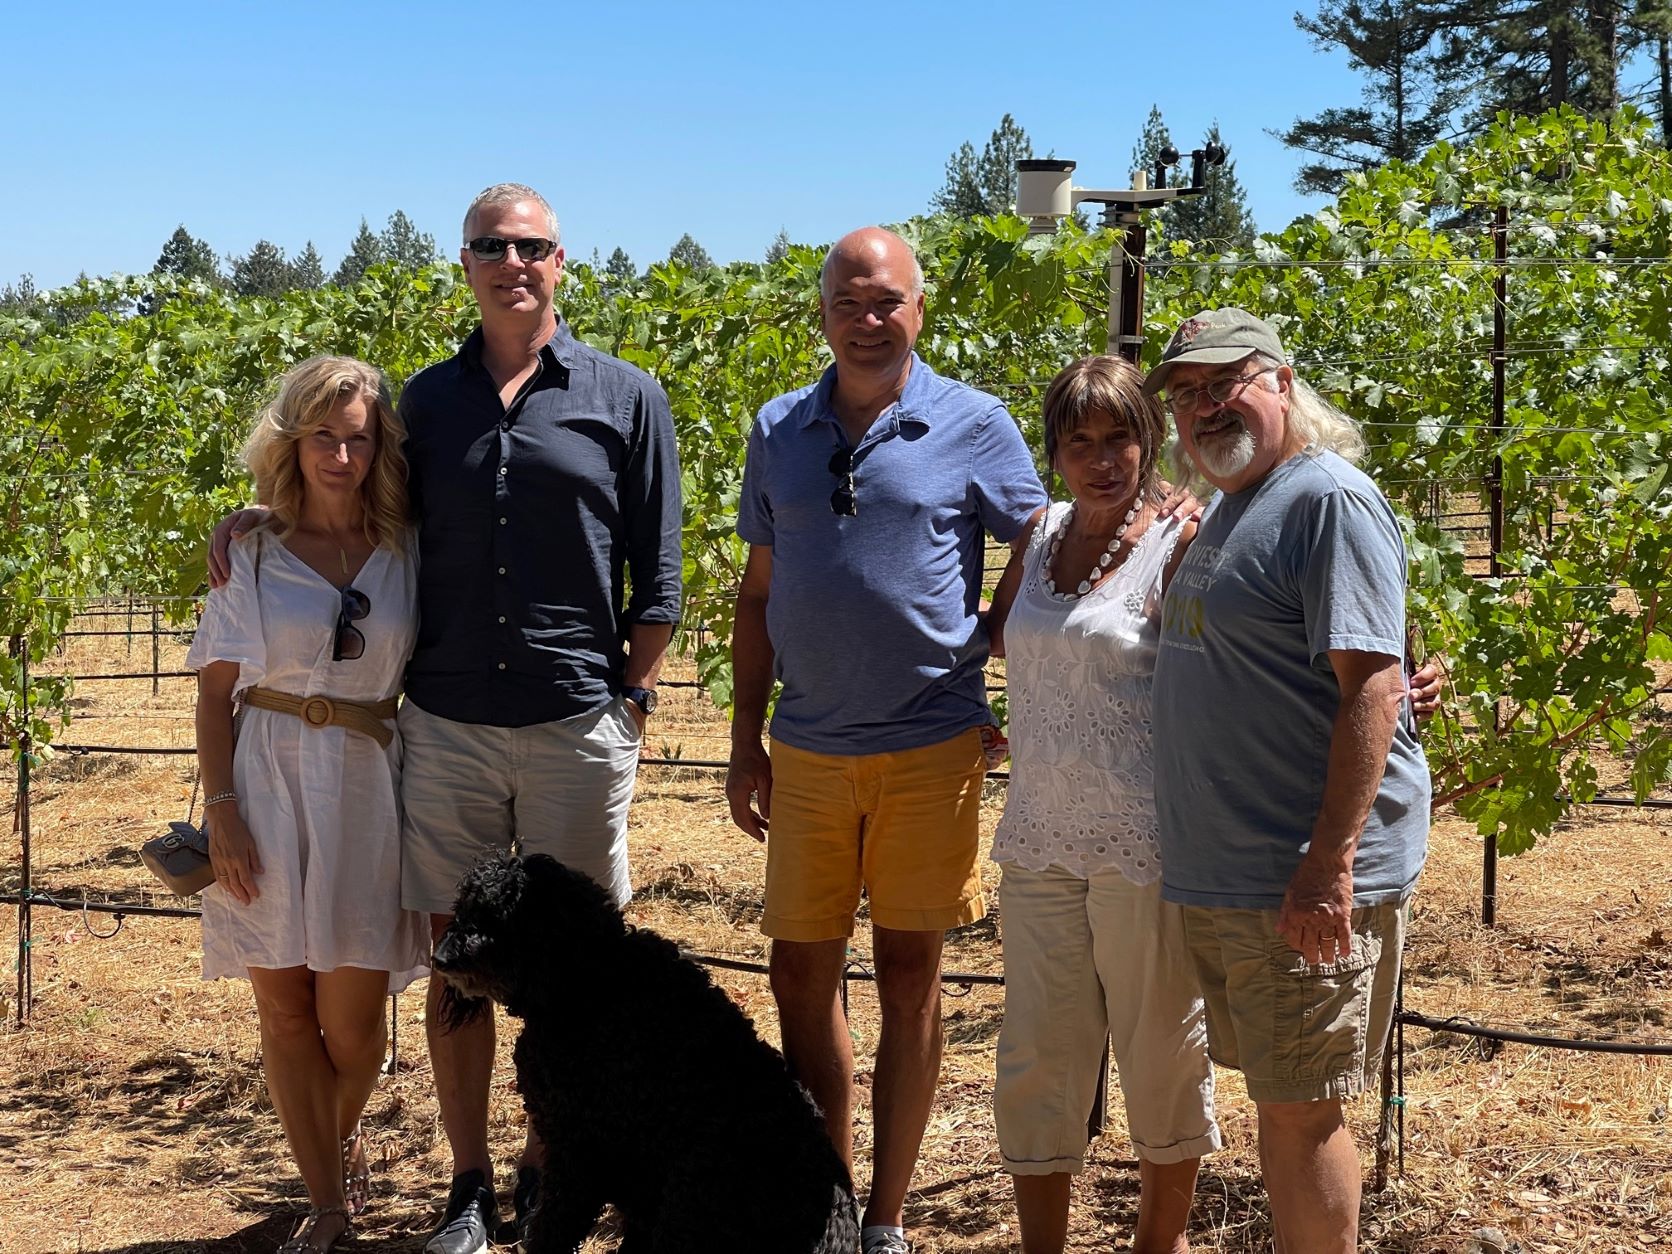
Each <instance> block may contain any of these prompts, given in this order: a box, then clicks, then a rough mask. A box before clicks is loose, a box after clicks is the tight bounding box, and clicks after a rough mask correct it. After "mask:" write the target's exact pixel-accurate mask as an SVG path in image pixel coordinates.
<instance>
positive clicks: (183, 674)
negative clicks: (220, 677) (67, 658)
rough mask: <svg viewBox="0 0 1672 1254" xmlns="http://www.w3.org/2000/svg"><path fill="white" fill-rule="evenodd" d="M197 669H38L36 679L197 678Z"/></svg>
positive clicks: (84, 681)
mask: <svg viewBox="0 0 1672 1254" xmlns="http://www.w3.org/2000/svg"><path fill="white" fill-rule="evenodd" d="M196 677H197V672H196V671H156V672H152V671H140V672H138V673H137V674H130V673H126V672H124V673H122V674H117V675H49V674H42V673H41V672H39V671H37V672H36V673H35V678H36V679H73V680H75V682H76V683H78V684H82V683H86V682H87V681H88V680H90V679H195V678H196Z"/></svg>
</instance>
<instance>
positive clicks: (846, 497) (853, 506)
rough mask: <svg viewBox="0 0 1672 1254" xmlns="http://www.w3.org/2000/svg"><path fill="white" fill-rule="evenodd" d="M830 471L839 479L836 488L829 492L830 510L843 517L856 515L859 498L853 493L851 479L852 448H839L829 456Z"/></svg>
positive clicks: (853, 487)
mask: <svg viewBox="0 0 1672 1254" xmlns="http://www.w3.org/2000/svg"><path fill="white" fill-rule="evenodd" d="M830 473H831V474H833V475H835V476H836V477H837V478H838V479H840V480H841V482H840V483H838V484H837V485H836V490H835V491H834V492H832V493H831V494H830V512H831V513H833V514H841V515H842V516H843V517H845V518H853V517H856V516H857V515H858V513H859V498H858V497H857V496H855V495H854V493H855V484H854V481H853V450H852V449H851V448H839V449H837V450H836V451H835V453H833V454H831V457H830Z"/></svg>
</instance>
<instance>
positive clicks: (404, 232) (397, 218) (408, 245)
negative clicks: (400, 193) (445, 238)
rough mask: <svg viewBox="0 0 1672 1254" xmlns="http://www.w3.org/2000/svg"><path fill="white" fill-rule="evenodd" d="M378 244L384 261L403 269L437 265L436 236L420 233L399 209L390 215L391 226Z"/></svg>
mask: <svg viewBox="0 0 1672 1254" xmlns="http://www.w3.org/2000/svg"><path fill="white" fill-rule="evenodd" d="M377 242H378V246H379V249H380V251H381V254H382V260H384V261H393V262H396V263H397V264H399V265H400V266H401V267H402V268H403V269H406V270H421V269H423V268H424V267H425V266H432V265H434V264H435V261H436V251H435V236H433V235H428V234H425V233H424V232H423V231H420V230H419V229H418V228H417V226H415V225H414V224H413V221H412V219H411V218H409V217H407V216H406V214H405V213H403V212H402V211H401V210H399V209H397V210H395V212H394V213H392V214H390V215H389V225H388V226H386V227H384V228H383V231H382V233H381V234H380V235H379V236H378V237H377Z"/></svg>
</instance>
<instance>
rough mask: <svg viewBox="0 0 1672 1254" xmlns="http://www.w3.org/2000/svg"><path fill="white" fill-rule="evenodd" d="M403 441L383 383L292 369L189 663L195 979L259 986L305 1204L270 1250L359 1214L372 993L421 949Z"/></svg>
mask: <svg viewBox="0 0 1672 1254" xmlns="http://www.w3.org/2000/svg"><path fill="white" fill-rule="evenodd" d="M403 435H404V433H403V431H402V430H401V427H400V425H399V420H398V419H397V418H396V416H395V412H394V408H393V406H392V405H391V404H390V401H389V391H388V387H387V384H386V383H385V382H384V380H383V377H382V375H381V374H380V373H379V372H378V371H377V370H376V369H375V368H373V367H371V366H368V365H365V364H364V363H362V362H358V361H354V360H353V359H350V358H344V357H316V358H314V359H312V360H310V361H305V362H303V363H301V364H300V365H297V366H295V367H294V368H292V369H291V370H290V371H289V372H288V373H287V374H286V375H285V377H284V379H283V380H282V381H281V383H280V387H279V393H278V398H277V400H276V401H275V402H274V403H273V405H272V406H270V407H269V408H268V409H267V410H266V411H265V412H264V413H263V414H262V415H261V418H260V420H259V421H258V422H257V423H256V426H255V428H254V431H253V432H252V434H251V436H250V440H249V443H248V445H247V447H246V449H245V458H246V460H247V462H248V464H249V467H250V471H251V474H252V475H253V477H254V479H255V482H256V488H257V491H258V493H259V496H260V499H261V501H262V502H263V503H264V504H266V505H268V506H269V507H270V511H271V512H270V513H269V514H268V515H267V517H266V520H265V521H264V522H263V524H262V525H261V526H260V527H259V528H257V529H256V530H255V531H253V532H251V533H250V534H249V535H248V536H246V537H245V538H244V539H243V540H242V541H240V542H239V543H238V544H237V545H236V546H235V548H234V549H233V558H232V576H231V579H230V580H229V581H228V583H227V584H226V586H225V587H222V588H218V589H216V590H214V591H213V592H211V593H210V594H209V601H208V605H207V606H206V608H205V610H204V614H203V619H202V622H201V623H200V625H199V627H198V631H197V635H196V637H195V639H194V641H193V644H192V648H191V652H190V654H189V656H188V659H187V664H188V665H189V666H190V667H192V668H193V669H195V670H197V672H198V705H197V754H198V765H199V770H200V772H201V776H202V780H203V788H204V793H205V796H206V798H207V801H208V804H207V805H206V807H205V815H206V820H207V825H208V829H209V842H210V858H211V861H212V863H213V866H214V870H215V883H214V884H213V885H212V886H210V887H209V888H207V889H206V890H205V891H204V893H203V974H204V978H205V979H219V978H223V977H241V978H247V979H248V980H249V981H250V983H251V985H252V986H253V988H254V992H255V1003H256V1011H257V1014H258V1016H259V1019H260V1024H261V1059H262V1069H263V1073H264V1076H265V1079H266V1082H267V1089H268V1092H269V1094H270V1096H271V1097H272V1101H273V1107H274V1109H275V1110H276V1111H277V1112H278V1115H279V1120H280V1123H281V1124H282V1125H283V1127H284V1132H285V1137H286V1140H287V1141H288V1142H289V1145H290V1150H291V1153H292V1154H293V1155H294V1157H295V1159H296V1164H297V1167H298V1168H299V1169H300V1172H301V1176H302V1181H303V1184H304V1185H305V1186H306V1188H307V1192H308V1201H309V1209H308V1211H307V1213H306V1214H305V1215H304V1216H302V1218H301V1219H300V1220H299V1222H298V1223H297V1225H296V1228H295V1231H294V1232H293V1233H292V1235H291V1237H290V1238H289V1239H288V1240H287V1241H285V1242H284V1243H283V1244H282V1245H281V1246H280V1247H279V1250H280V1251H281V1254H324V1252H325V1251H329V1250H330V1249H332V1248H333V1247H334V1246H335V1245H337V1243H338V1242H340V1241H341V1240H342V1239H343V1238H344V1237H345V1236H346V1235H347V1234H348V1232H349V1229H350V1226H351V1221H352V1216H353V1215H354V1214H357V1213H358V1212H359V1211H360V1210H361V1209H362V1208H363V1207H364V1205H365V1202H366V1195H367V1191H368V1188H367V1185H368V1172H367V1161H366V1149H365V1146H364V1144H363V1143H362V1140H361V1137H360V1134H359V1119H360V1113H361V1111H362V1110H363V1109H364V1107H365V1104H366V1102H367V1100H368V1098H369V1097H370V1095H371V1091H372V1087H373V1085H374V1084H375V1082H376V1079H377V1073H378V1069H379V1067H380V1065H381V1063H382V1060H383V1055H384V1050H385V1046H386V1041H385V1035H386V1034H385V1029H384V1020H383V1002H384V998H385V997H386V996H387V995H388V994H389V993H390V992H393V991H396V990H398V989H400V988H403V987H404V986H405V985H407V984H408V983H410V982H411V981H412V980H413V979H415V978H417V977H418V976H420V975H422V974H423V973H424V966H425V962H426V958H427V955H428V950H429V946H428V943H427V940H428V935H427V931H426V928H425V922H424V920H423V918H422V917H421V916H419V915H416V914H412V913H409V912H406V911H403V910H402V909H401V908H400V878H401V877H400V858H401V851H400V810H399V804H398V800H397V798H398V784H399V779H400V742H399V740H398V739H397V738H396V736H395V724H394V705H395V702H394V698H395V696H396V694H397V693H398V692H399V690H400V685H401V676H402V672H403V670H404V669H405V665H406V659H407V656H408V654H409V653H410V652H411V650H412V642H413V633H414V626H415V621H416V602H415V587H416V583H415V573H416V572H415V570H414V560H415V558H414V550H413V546H412V545H411V543H410V537H409V534H408V529H407V528H408V524H407V496H406V463H405V459H404V458H403V456H402V454H401V442H402V439H403ZM235 697H236V698H240V699H241V700H242V702H243V705H244V713H243V716H242V722H241V726H240V727H239V728H238V730H237V732H236V736H235V733H234V722H233V711H234V700H235ZM235 741H236V743H235Z"/></svg>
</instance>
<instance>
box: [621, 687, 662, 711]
mask: <svg viewBox="0 0 1672 1254" xmlns="http://www.w3.org/2000/svg"><path fill="white" fill-rule="evenodd" d="M621 695H622V696H624V697H626V698H627V699H628V700H629V701H631V702H632V703H633V704H634V705H636V706H638V707H639V710H640V711H641V712H642V713H643V714H644V716H645V717H646V718H649V717H650V716H651V715H652V714H654V713H656V689H654V688H623V689H622V690H621Z"/></svg>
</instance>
